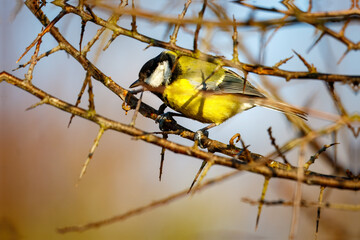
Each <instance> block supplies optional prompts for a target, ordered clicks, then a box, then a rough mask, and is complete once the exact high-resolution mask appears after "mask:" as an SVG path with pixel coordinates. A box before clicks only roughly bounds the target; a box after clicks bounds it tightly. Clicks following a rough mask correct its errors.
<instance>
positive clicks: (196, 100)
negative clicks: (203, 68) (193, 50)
mask: <svg viewBox="0 0 360 240" xmlns="http://www.w3.org/2000/svg"><path fill="white" fill-rule="evenodd" d="M199 89H201V86H200V87H198V86H194V85H192V84H191V83H190V82H189V81H188V80H186V79H178V80H177V81H175V82H173V83H172V84H170V85H169V86H167V87H166V88H165V90H164V93H163V100H164V102H165V103H166V104H167V105H168V106H169V107H171V108H173V109H174V110H176V111H178V112H181V113H182V114H184V115H185V116H187V117H189V118H193V119H196V120H198V121H200V122H204V123H217V124H220V123H222V122H224V121H225V120H227V119H228V118H230V117H232V116H234V115H235V114H236V113H238V112H239V111H241V104H240V102H239V99H238V97H237V96H236V95H234V94H214V93H211V92H206V91H202V90H199Z"/></svg>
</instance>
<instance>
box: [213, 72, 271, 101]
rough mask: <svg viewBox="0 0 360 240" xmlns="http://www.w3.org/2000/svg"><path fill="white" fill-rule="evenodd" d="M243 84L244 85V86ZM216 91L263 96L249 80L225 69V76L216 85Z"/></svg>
mask: <svg viewBox="0 0 360 240" xmlns="http://www.w3.org/2000/svg"><path fill="white" fill-rule="evenodd" d="M244 84H245V87H244ZM215 90H216V91H221V92H223V93H232V94H242V95H247V96H253V97H265V96H264V95H263V94H261V93H260V92H259V91H258V90H257V89H256V88H255V87H254V86H253V85H251V84H250V82H249V81H246V80H245V79H244V78H242V77H240V76H239V75H237V74H236V73H235V72H233V71H230V70H228V69H225V77H224V79H223V80H222V81H220V82H219V83H218V84H217V86H216V89H215Z"/></svg>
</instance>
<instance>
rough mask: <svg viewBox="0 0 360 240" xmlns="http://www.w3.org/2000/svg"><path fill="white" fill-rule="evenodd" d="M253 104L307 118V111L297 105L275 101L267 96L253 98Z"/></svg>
mask: <svg viewBox="0 0 360 240" xmlns="http://www.w3.org/2000/svg"><path fill="white" fill-rule="evenodd" d="M253 100H254V104H255V105H257V106H262V107H266V108H270V109H273V110H276V111H279V112H283V113H285V114H291V115H295V116H297V117H300V118H302V119H304V120H307V115H308V114H307V113H306V112H305V111H303V110H301V109H299V108H297V107H294V106H292V105H290V104H287V103H284V102H279V101H275V100H272V99H269V98H254V99H253Z"/></svg>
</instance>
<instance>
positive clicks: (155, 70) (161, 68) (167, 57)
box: [130, 51, 176, 89]
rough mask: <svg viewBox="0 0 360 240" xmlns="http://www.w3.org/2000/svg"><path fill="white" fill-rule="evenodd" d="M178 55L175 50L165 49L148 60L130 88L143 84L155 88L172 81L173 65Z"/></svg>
mask: <svg viewBox="0 0 360 240" xmlns="http://www.w3.org/2000/svg"><path fill="white" fill-rule="evenodd" d="M175 59H176V55H175V53H174V52H170V51H164V52H162V53H160V55H158V56H157V57H155V58H153V59H150V60H149V61H147V62H146V63H145V64H144V66H143V67H142V68H141V70H140V72H139V79H138V80H136V81H135V82H134V83H132V84H131V85H130V88H134V87H137V86H143V87H145V88H150V89H155V88H159V87H162V86H166V85H168V84H169V83H170V79H171V75H172V72H171V71H172V67H173V64H174V62H175Z"/></svg>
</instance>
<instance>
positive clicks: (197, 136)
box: [194, 123, 217, 148]
mask: <svg viewBox="0 0 360 240" xmlns="http://www.w3.org/2000/svg"><path fill="white" fill-rule="evenodd" d="M215 126H217V124H216V123H212V124H210V125H208V126H206V127H204V128H201V129H199V130H197V131H196V132H195V136H194V141H195V143H194V147H197V146H199V147H201V148H204V145H203V144H202V142H201V139H202V138H203V137H204V136H205V137H208V136H209V132H208V130H209V129H210V128H213V127H215Z"/></svg>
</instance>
